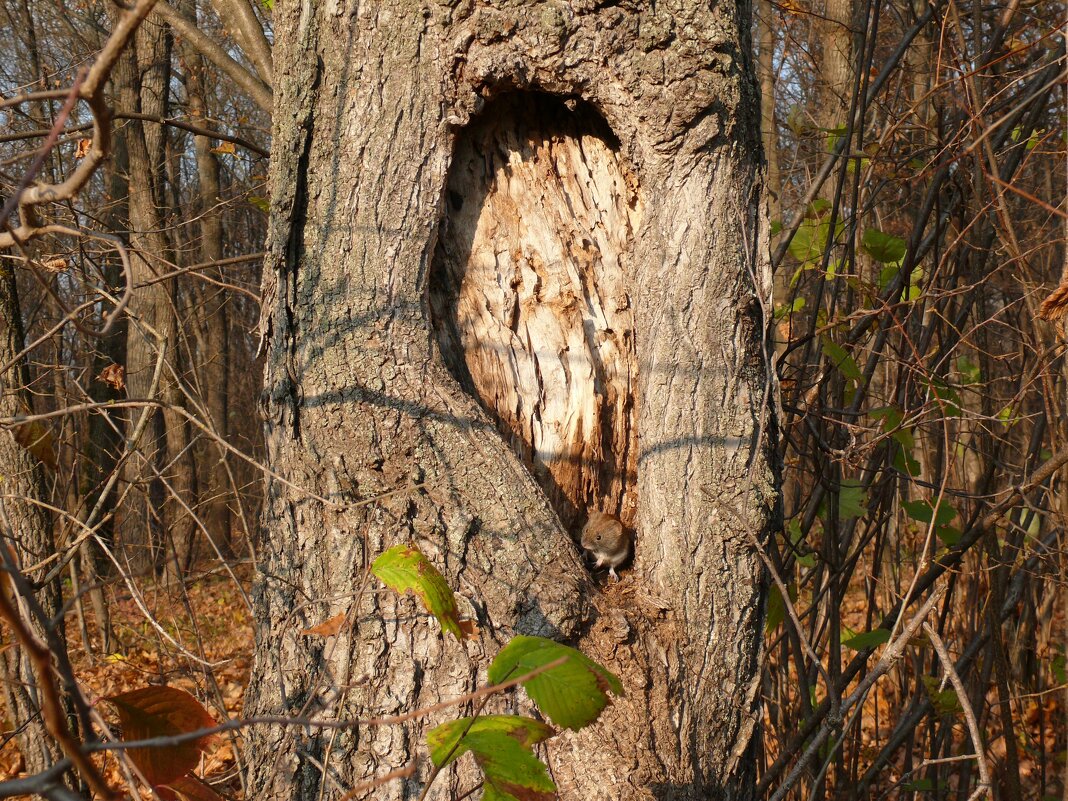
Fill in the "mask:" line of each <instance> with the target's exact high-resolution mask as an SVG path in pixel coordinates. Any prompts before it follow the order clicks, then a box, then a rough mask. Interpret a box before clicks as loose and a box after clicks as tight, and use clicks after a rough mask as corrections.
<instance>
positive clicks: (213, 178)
mask: <svg viewBox="0 0 1068 801" xmlns="http://www.w3.org/2000/svg"><path fill="white" fill-rule="evenodd" d="M183 52H184V57H185V62H186V65H187V75H186V95H187V97H188V99H189V114H190V117H191V118H192V120H193V122H194V123H195V124H196V125H201V126H204V127H210V123H209V120H208V109H207V97H208V95H207V93H206V92H205V90H204V71H205V62H204V59H203V58H201V56H200V54H199V53H198V52H196V51H195V50H194V49H193V48H192V47H183ZM194 147H195V149H196V157H197V182H198V183H197V194H198V195H199V205H200V208H199V219H200V260H201V261H203V262H211V261H218V260H219V259H221V258H222V257H223V224H222V213H221V211H220V205H221V199H220V197H219V162H218V160H217V159H216V156H215V154H214V153H212V152H211V139H209V138H208V137H206V136H197V137H195V138H194ZM205 274H206V275H207V276H209V277H211V278H215V279H217V280H221V279H222V277H223V276H222V271H221V270H220V269H219V268H217V267H216V268H212V269H208V270H206V271H205ZM195 295H196V297H197V298H198V302H197V304H196V306H197V307H196V314H197V315H198V316H199V317H200V318H201V320H202V322H203V325H202V326H201V331H202V337H201V338H200V340H199V342H198V345H199V350H200V353H199V356H200V358H199V359H198V362H199V369H200V372H199V382H198V383H199V386H200V388H201V400H202V402H203V404H204V409H205V410H206V412H207V415H208V419H209V420H210V422H211V424H212V426H213V428H214V430H215V433H216V434H218V435H219V437H220V438H221V439H223V440H225V441H228V440H227V435H226V432H227V419H228V415H229V411H228V393H227V389H228V387H227V373H228V359H229V350H228V348H227V341H226V340H227V337H226V329H227V309H226V303H225V300H226V296H225V293H224V290H222V289H221V288H219V287H218V286H214V285H210V284H201V285H200V286H198V287H196V289H195ZM203 456H204V464H203V468H202V472H201V475H202V476H203V479H204V492H203V494H202V496H201V497H202V505H201V508H202V509H203V518H204V526H205V527H206V528H207V530H208V533H209V534H210V535H211V536H212V537H213V538H214V539H215V542H216V544H217V545H218V546H219V547H220V548H222V549H224V550H229V546H230V509H229V506H228V499H229V481H228V479H227V471H226V465H225V462H226V450H225V449H224V448H223V447H222V446H221V445H219V444H217V443H214V442H209V443H207V445H206V447H205V448H204V450H203ZM200 461H201V455H200V454H198V458H197V462H198V463H199V462H200Z"/></svg>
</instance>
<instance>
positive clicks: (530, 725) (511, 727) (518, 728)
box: [426, 715, 555, 768]
mask: <svg viewBox="0 0 1068 801" xmlns="http://www.w3.org/2000/svg"><path fill="white" fill-rule="evenodd" d="M487 733H489V734H500V735H505V736H507V737H509V738H510V739H512V740H514V741H515V742H517V743H519V744H521V745H522V746H524V747H525V748H529V747H530V746H532V745H534V744H535V743H540V742H541V741H542V740H545V739H548V738H549V737H551V736H552V735H553V734H554V733H555V732H554V731H553V728H552V727H551V726H549V725H548V724H546V723H542V722H541V721H540V720H534V719H533V718H524V717H520V716H518V715H482V716H480V717H477V718H460V719H459V720H450V721H449V722H448V723H442V724H441V725H440V726H435V727H434V728H433V729H431V730H430V731H428V732H427V735H426V744H427V746H429V748H430V759H431V760H432V761H433V762H434V764H435V765H436V766H437V767H439V768H443V767H445V766H446V765H448V764H449V763H450V762H453V761H455V760H457V759H459V758H460V757H461V756H463V755H464V754H465V753H467V751H468V750H470V743H469V742H468V738H469V737H471V736H472V735H479V734H487Z"/></svg>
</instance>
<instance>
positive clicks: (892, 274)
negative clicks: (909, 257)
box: [879, 264, 901, 291]
mask: <svg viewBox="0 0 1068 801" xmlns="http://www.w3.org/2000/svg"><path fill="white" fill-rule="evenodd" d="M900 272H901V265H900V264H888V265H887V266H886V267H883V268H882V269H881V270H879V290H880V291H882V290H884V289H886V288H887V287H888V286H890V284H891V283H892V282H893V280H894V279H895V278H897V276H898V273H900Z"/></svg>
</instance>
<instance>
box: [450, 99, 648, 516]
mask: <svg viewBox="0 0 1068 801" xmlns="http://www.w3.org/2000/svg"><path fill="white" fill-rule="evenodd" d="M640 218H641V202H640V199H639V196H638V185H637V180H636V178H635V176H634V175H633V173H632V172H631V171H630V170H629V168H628V166H627V164H626V162H625V160H624V159H623V158H622V157H621V156H620V154H619V153H618V152H617V149H616V147H615V142H614V140H613V138H612V136H611V133H610V132H609V131H608V130H607V126H606V125H605V124H604V122H603V120H601V119H600V118H599V117H598V115H597V114H596V113H595V112H593V111H592V110H590V109H587V108H583V107H581V106H579V107H578V108H577V110H575V111H571V110H569V109H568V108H567V107H566V106H565V105H564V104H563V103H561V102H560V101H558V100H555V99H553V98H550V97H548V96H544V95H534V94H514V95H510V96H508V97H506V98H504V99H502V100H499V101H497V102H495V103H494V104H493V105H492V106H491V107H490V108H489V109H488V110H487V112H486V113H484V114H483V115H482V116H481V117H480V118H479V119H478V120H476V122H475V123H474V124H473V125H471V126H470V127H469V128H468V129H467V130H466V131H464V132H463V134H462V135H461V138H460V141H459V142H458V144H457V148H456V153H455V157H454V160H453V164H452V169H451V172H450V175H449V185H448V197H447V202H446V209H445V216H444V219H443V221H442V227H441V235H440V237H439V242H438V249H437V253H436V254H435V261H434V272H433V275H432V280H431V290H430V303H431V310H432V313H433V315H434V319H435V321H436V326H437V331H438V339H439V343H440V345H441V350H442V353H443V355H444V357H445V360H446V362H447V363H448V365H449V368H450V369H451V370H452V372H453V374H454V375H456V377H457V378H458V379H459V380H460V381H461V383H463V384H464V386H465V387H466V388H467V389H468V390H469V391H470V392H472V393H473V394H474V395H475V396H476V397H477V398H478V399H479V400H480V401H481V403H482V404H483V406H484V407H485V408H486V409H487V410H488V411H489V412H490V413H491V414H492V415H493V417H494V418H495V419H496V421H497V425H498V428H499V429H500V431H501V432H502V433H503V434H504V435H505V436H507V437H508V438H509V440H510V442H511V443H512V446H513V447H514V448H515V450H516V452H517V453H519V455H520V457H521V458H522V459H523V461H524V463H525V464H526V465H527V466H528V467H529V468H530V469H531V471H532V473H533V475H534V477H535V478H536V479H537V480H538V482H539V483H540V484H541V486H542V487H543V488H544V489H545V491H546V493H547V494H548V496H549V499H550V501H551V502H552V504H553V506H554V507H555V508H556V510H557V512H558V514H559V515H560V518H561V520H562V522H563V523H564V525H565V526H568V527H572V526H574V525H576V524H577V523H580V522H581V521H582V519H584V518H585V515H586V511H587V509H598V510H601V511H605V512H609V513H611V514H614V515H617V516H619V517H620V519H622V520H623V522H624V524H625V525H627V526H633V524H634V520H635V518H636V512H637V495H636V491H637V482H636V477H637V476H636V471H637V452H638V447H637V446H638V442H637V430H636V427H635V421H636V420H637V414H636V408H635V393H636V389H637V370H638V364H637V359H636V357H635V342H634V314H633V308H632V305H631V297H630V291H629V287H630V286H631V280H630V278H629V276H631V275H632V273H633V270H634V269H635V265H633V264H631V263H630V261H629V254H630V252H631V242H632V239H633V235H634V232H635V230H636V229H637V227H638V225H639V222H640Z"/></svg>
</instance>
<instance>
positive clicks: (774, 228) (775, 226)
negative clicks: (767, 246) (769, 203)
mask: <svg viewBox="0 0 1068 801" xmlns="http://www.w3.org/2000/svg"><path fill="white" fill-rule="evenodd" d="M781 231H782V220H772V221H771V235H772V236H775V235H777V234H778V233H780V232H781Z"/></svg>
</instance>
